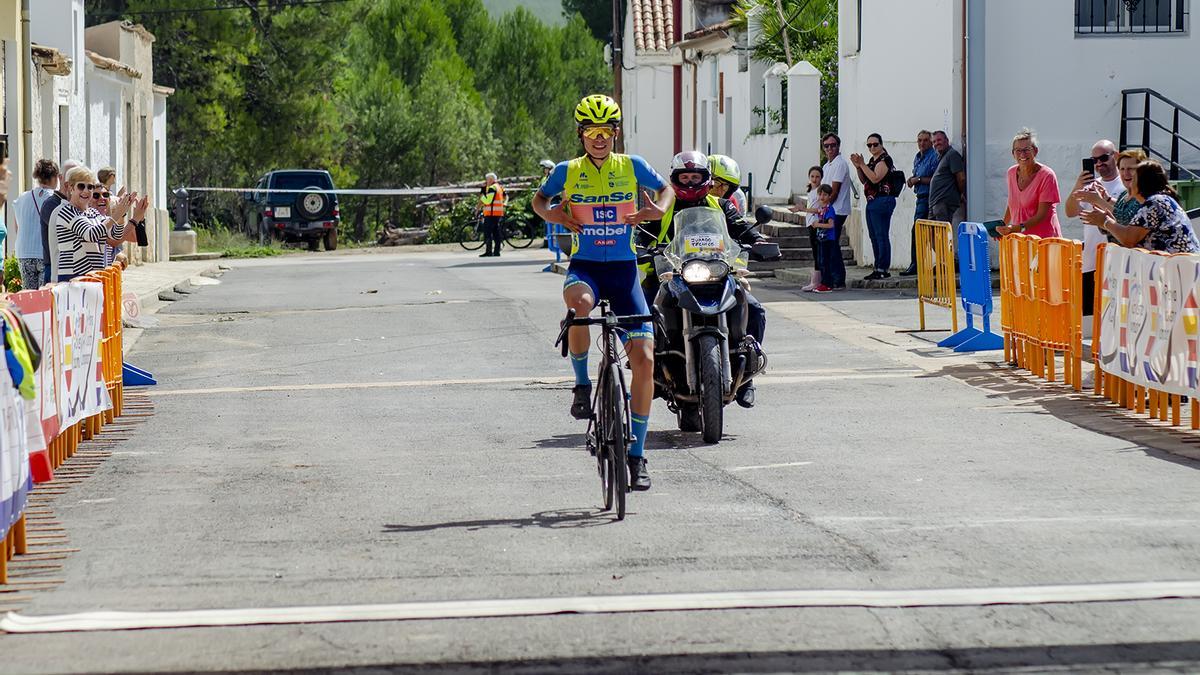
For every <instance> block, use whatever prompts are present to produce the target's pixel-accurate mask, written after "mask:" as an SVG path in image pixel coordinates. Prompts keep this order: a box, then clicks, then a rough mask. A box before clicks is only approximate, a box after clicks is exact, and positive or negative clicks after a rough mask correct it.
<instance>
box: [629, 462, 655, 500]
mask: <svg viewBox="0 0 1200 675" xmlns="http://www.w3.org/2000/svg"><path fill="white" fill-rule="evenodd" d="M629 489H630V490H637V491H638V492H642V491H644V490H649V489H650V472H649V471H647V470H646V458H645V457H630V458H629Z"/></svg>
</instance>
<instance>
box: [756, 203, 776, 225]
mask: <svg viewBox="0 0 1200 675" xmlns="http://www.w3.org/2000/svg"><path fill="white" fill-rule="evenodd" d="M774 215H775V212H774V210H773V209H772V208H771V207H769V206H766V205H763V206H760V207H758V208H757V209H754V224H755V225H765V224H767V223H769V222H771V220H773V218H772V216H774Z"/></svg>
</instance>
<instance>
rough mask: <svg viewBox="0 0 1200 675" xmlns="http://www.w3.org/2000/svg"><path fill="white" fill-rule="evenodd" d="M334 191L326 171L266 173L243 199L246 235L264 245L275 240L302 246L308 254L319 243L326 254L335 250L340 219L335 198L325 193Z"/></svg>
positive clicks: (289, 170) (308, 170) (287, 170)
mask: <svg viewBox="0 0 1200 675" xmlns="http://www.w3.org/2000/svg"><path fill="white" fill-rule="evenodd" d="M333 189H335V188H334V187H333V178H332V177H330V175H329V172H328V171H321V170H316V169H283V170H279V171H270V172H268V173H266V174H265V175H263V177H262V178H260V179H259V181H258V184H257V185H256V186H255V189H254V192H251V193H250V194H248V195H246V230H247V233H248V234H250V235H251V236H255V235H257V236H258V237H259V240H260V241H262V242H263V243H266V242H267V241H269V240H271V239H272V238H274V239H280V240H282V241H285V242H304V243H305V244H306V245H307V246H308V250H310V251H315V250H317V249H318V248H319V247H320V246H321V244H322V243H324V244H325V250H326V251H332V250H334V249H336V248H337V237H338V234H337V232H338V224H339V223H340V222H341V220H342V218H341V213H340V211H339V210H338V199H337V195H336V194H333V193H332V192H325V191H326V190H333ZM274 190H300V192H274ZM310 190H311V192H310Z"/></svg>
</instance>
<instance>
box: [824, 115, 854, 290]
mask: <svg viewBox="0 0 1200 675" xmlns="http://www.w3.org/2000/svg"><path fill="white" fill-rule="evenodd" d="M821 149H822V150H824V151H825V159H826V160H827V161H826V162H825V165H824V166H822V167H821V173H822V175H823V177H822V179H821V180H822V181H823V183H822V184H824V185H828V186H829V187H830V188H831V189H832V190H833V193H832V194H831V195H830V197H829V205H830V206H832V207H833V212H834V214H835V216H836V218H835V223H834V224H835V226H836V227H834V230H833V235H834V236H833V240H834V241H835V242H838V244H839V245H840V243H841V241H842V232H843V231H844V230H845V228H846V219H847V218H849V217H850V190H851V185H850V164H849V163H848V162H847V161H846V158H845V157H842V139H841V138H839V137H838V135H837V134H835V133H828V134H825V135H824V136H823V137H822V138H821ZM821 272H822V274H821V282H822V283H823V284H825V285H826V286H828V287H829V288H831V289H833V290H837V289H839V288H845V287H846V264H845V261H843V260H842V256H841V255H836V256H834V260H831V261H829V264H827V265H825V266H824V268H823V269H822V270H821Z"/></svg>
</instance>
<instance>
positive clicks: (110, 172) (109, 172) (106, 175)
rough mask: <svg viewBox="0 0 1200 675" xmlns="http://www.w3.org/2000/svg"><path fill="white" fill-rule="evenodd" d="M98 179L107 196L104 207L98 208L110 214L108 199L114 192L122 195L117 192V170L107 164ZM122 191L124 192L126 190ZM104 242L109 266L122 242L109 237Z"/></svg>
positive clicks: (97, 175)
mask: <svg viewBox="0 0 1200 675" xmlns="http://www.w3.org/2000/svg"><path fill="white" fill-rule="evenodd" d="M96 179H97V180H99V181H100V185H101V187H102V192H103V193H105V197H104V199H103V207H104V208H103V209H100V208H97V210H99V211H100V212H101V213H103V214H105V215H108V211H107V209H108V200H109V199H110V198H111V197H112V195H114V194H115V195H117V196H120V194H119V193H118V192H117V170H116V169H114V168H112V167H111V166H106V167H104V168H103V169H100V170H99V171H97V172H96ZM121 192H122V193H123V192H124V190H122V191H121ZM104 243H105V248H104V264H105V266H108V265H111V264H112V261H113V259H114V258H115V257H116V255H117V254H118V253H120V252H121V242H120V241H118V240H116V239H109V240H108V241H106V242H104Z"/></svg>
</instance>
